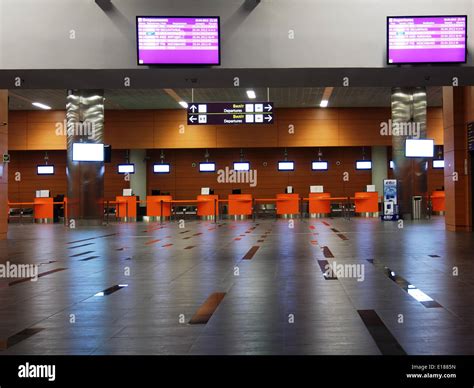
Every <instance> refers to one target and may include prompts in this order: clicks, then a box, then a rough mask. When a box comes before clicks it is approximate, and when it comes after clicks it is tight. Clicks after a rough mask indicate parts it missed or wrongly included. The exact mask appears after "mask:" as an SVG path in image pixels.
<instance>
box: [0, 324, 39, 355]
mask: <svg viewBox="0 0 474 388" xmlns="http://www.w3.org/2000/svg"><path fill="white" fill-rule="evenodd" d="M42 330H44V329H43V328H39V327H31V328H29V329H25V330H22V331H20V332H18V333H16V334H14V335H12V336H10V337H8V338H7V339H3V340H0V350H5V349H8V348H11V347H12V346H14V345H16V344H17V343H19V342H21V341H24V340H26V339H28V338H30V337H31V336H33V335H35V334H37V333H39V332H40V331H42Z"/></svg>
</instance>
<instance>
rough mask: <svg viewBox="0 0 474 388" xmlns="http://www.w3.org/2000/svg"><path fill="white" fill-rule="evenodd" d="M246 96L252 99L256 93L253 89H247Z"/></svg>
mask: <svg viewBox="0 0 474 388" xmlns="http://www.w3.org/2000/svg"><path fill="white" fill-rule="evenodd" d="M247 97H248V98H251V99H254V98H257V95H256V94H255V91H253V90H247Z"/></svg>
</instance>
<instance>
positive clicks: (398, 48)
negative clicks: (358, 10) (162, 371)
mask: <svg viewBox="0 0 474 388" xmlns="http://www.w3.org/2000/svg"><path fill="white" fill-rule="evenodd" d="M387 21H388V26H387V33H388V47H387V62H388V63H389V64H397V63H398V64H400V63H446V62H451V63H463V62H466V36H467V31H466V24H467V23H466V22H467V17H466V16H426V17H425V16H415V17H409V16H406V17H405V16H403V17H402V16H399V17H388V18H387Z"/></svg>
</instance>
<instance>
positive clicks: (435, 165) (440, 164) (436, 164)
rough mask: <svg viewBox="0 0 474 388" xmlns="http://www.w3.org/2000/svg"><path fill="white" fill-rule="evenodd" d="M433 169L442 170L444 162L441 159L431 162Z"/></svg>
mask: <svg viewBox="0 0 474 388" xmlns="http://www.w3.org/2000/svg"><path fill="white" fill-rule="evenodd" d="M433 168H444V160H443V159H435V160H433Z"/></svg>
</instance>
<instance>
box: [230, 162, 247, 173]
mask: <svg viewBox="0 0 474 388" xmlns="http://www.w3.org/2000/svg"><path fill="white" fill-rule="evenodd" d="M249 170H250V163H249V162H234V171H249Z"/></svg>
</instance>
